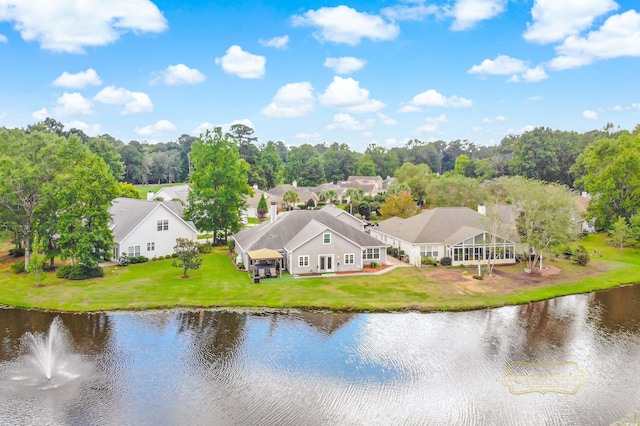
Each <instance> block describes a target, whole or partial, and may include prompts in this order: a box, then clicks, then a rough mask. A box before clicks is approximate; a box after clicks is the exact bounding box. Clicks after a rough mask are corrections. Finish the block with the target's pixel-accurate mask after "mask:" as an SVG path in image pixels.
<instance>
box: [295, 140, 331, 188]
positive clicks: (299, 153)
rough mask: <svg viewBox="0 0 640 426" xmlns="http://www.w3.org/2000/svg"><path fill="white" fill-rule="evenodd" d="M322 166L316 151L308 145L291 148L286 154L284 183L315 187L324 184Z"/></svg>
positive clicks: (320, 158)
mask: <svg viewBox="0 0 640 426" xmlns="http://www.w3.org/2000/svg"><path fill="white" fill-rule="evenodd" d="M324 179H325V175H324V165H323V164H322V157H321V156H320V154H318V151H317V150H316V149H315V148H314V147H313V145H310V144H304V145H301V146H292V147H291V148H290V150H289V152H288V153H287V163H286V165H285V182H287V183H292V182H293V181H296V182H298V186H317V185H320V184H321V183H324Z"/></svg>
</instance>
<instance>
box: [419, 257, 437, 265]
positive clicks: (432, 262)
mask: <svg viewBox="0 0 640 426" xmlns="http://www.w3.org/2000/svg"><path fill="white" fill-rule="evenodd" d="M420 263H421V264H423V265H431V266H436V265H438V261H437V260H436V259H434V258H433V257H431V256H422V259H420Z"/></svg>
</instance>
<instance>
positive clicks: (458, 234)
mask: <svg viewBox="0 0 640 426" xmlns="http://www.w3.org/2000/svg"><path fill="white" fill-rule="evenodd" d="M483 217H484V216H483V215H481V214H480V213H478V212H476V211H475V210H471V209H470V208H467V207H437V208H435V209H432V210H426V211H424V212H422V213H420V214H418V215H415V216H412V217H410V218H408V219H401V218H397V217H393V218H390V219H387V220H383V221H382V222H380V223H379V226H378V227H376V231H379V232H382V233H385V234H387V235H390V236H392V237H395V238H398V239H400V240H403V241H407V242H410V243H422V244H427V243H447V244H453V243H456V242H459V241H462V240H464V239H466V238H469V237H472V236H473V235H477V234H478V233H480V232H483V231H486V229H487V227H486V226H485V225H484V223H483ZM474 232H475V233H474ZM471 234H473V235H471ZM453 240H456V241H453Z"/></svg>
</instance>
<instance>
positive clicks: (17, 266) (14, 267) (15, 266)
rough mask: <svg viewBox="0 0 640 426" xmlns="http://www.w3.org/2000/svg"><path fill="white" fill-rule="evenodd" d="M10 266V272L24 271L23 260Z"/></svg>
mask: <svg viewBox="0 0 640 426" xmlns="http://www.w3.org/2000/svg"><path fill="white" fill-rule="evenodd" d="M10 268H11V272H13V273H14V274H20V273H22V272H24V271H25V270H24V261H22V262H16V263H12V264H11V267H10Z"/></svg>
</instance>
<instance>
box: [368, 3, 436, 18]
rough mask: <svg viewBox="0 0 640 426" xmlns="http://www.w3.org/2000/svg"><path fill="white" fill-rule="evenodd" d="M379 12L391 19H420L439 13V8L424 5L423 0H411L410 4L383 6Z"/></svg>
mask: <svg viewBox="0 0 640 426" xmlns="http://www.w3.org/2000/svg"><path fill="white" fill-rule="evenodd" d="M380 13H381V14H382V15H383V16H384V17H385V18H387V19H389V20H392V21H422V20H423V19H425V18H426V17H427V16H430V15H436V16H438V15H440V14H441V10H440V8H439V7H438V6H436V5H431V4H430V5H425V4H424V2H423V1H411V2H410V4H398V5H395V6H391V7H385V8H384V9H381V10H380Z"/></svg>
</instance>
